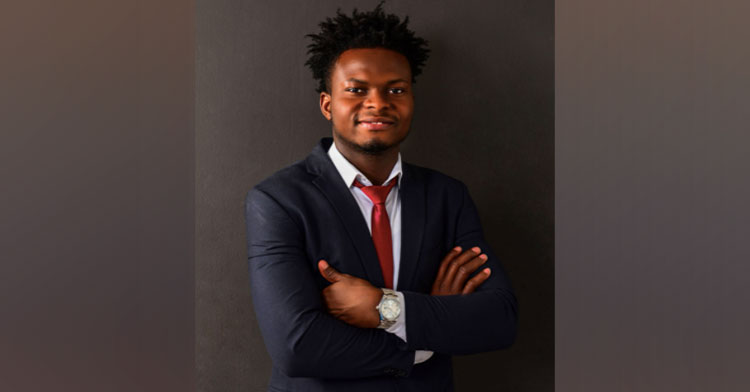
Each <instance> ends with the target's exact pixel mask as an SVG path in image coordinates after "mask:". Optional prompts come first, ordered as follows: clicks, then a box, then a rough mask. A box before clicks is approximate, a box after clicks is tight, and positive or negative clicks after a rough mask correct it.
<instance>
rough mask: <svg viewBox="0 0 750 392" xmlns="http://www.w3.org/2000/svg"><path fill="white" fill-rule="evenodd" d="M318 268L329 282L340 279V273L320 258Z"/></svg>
mask: <svg viewBox="0 0 750 392" xmlns="http://www.w3.org/2000/svg"><path fill="white" fill-rule="evenodd" d="M318 270H320V274H321V275H323V277H324V278H325V279H326V280H327V281H329V282H331V283H336V282H338V281H339V280H341V273H340V272H338V271H336V270H335V269H334V268H333V267H331V266H330V265H329V264H328V262H327V261H325V260H320V261H319V262H318Z"/></svg>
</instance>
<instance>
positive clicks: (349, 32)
mask: <svg viewBox="0 0 750 392" xmlns="http://www.w3.org/2000/svg"><path fill="white" fill-rule="evenodd" d="M408 23H409V17H408V16H406V17H405V18H404V21H403V22H401V20H400V19H399V17H398V16H396V15H393V14H385V13H384V12H383V2H381V3H380V4H378V6H377V7H375V9H374V10H372V11H370V12H357V9H356V8H355V9H354V11H353V12H352V15H351V16H348V15H344V14H342V13H341V9H338V10H336V16H335V17H334V18H330V17H329V18H326V20H325V21H323V22H320V24H319V26H320V29H321V31H320V33H318V34H308V35H306V37H310V38H312V41H313V42H312V43H311V44H309V45H307V48H308V51H307V54H308V55H309V58H308V59H307V62H305V65H307V66H308V67H310V69H311V70H312V73H313V78H314V79H315V80H317V81H318V88H317V90H316V91H317V92H319V93H320V92H323V91H325V92H330V91H331V90H330V87H331V86H330V80H331V71H332V70H333V66H334V64H335V63H336V60H338V58H339V56H340V55H341V53H343V52H344V51H346V50H349V49H357V48H384V49H390V50H393V51H395V52H398V53H401V54H402V55H404V56H405V57H406V59H407V60H409V66H410V68H411V76H412V82H416V76H417V75H419V74H420V73H421V72H422V66H423V65H424V63H425V61H426V60H427V57H428V54H429V52H430V50H429V49H427V41H426V40H424V39H422V38H420V37H417V36H415V35H414V32H413V31H411V30H409V29H408V28H407V25H408Z"/></svg>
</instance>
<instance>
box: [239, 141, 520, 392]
mask: <svg viewBox="0 0 750 392" xmlns="http://www.w3.org/2000/svg"><path fill="white" fill-rule="evenodd" d="M331 143H332V139H331V138H324V139H322V140H321V142H320V144H319V145H317V146H316V147H315V148H314V149H313V151H312V153H311V154H310V155H309V156H308V157H307V159H305V160H303V161H300V162H297V163H295V164H293V165H291V166H289V167H287V168H285V169H282V170H281V171H279V172H277V173H275V174H273V175H272V176H271V177H269V178H268V179H266V180H264V181H263V182H261V183H260V184H258V185H256V186H255V187H254V188H253V189H252V190H251V191H250V192H249V193H248V195H247V199H246V203H245V213H246V219H247V240H248V255H249V257H248V263H249V269H250V271H249V272H250V287H251V291H252V297H253V304H254V307H255V313H256V316H257V319H258V324H259V325H260V330H261V333H262V335H263V339H264V341H265V345H266V348H267V349H268V352H269V354H270V356H271V360H272V361H273V370H272V375H271V381H270V384H269V390H270V391H379V392H382V391H452V390H453V373H452V369H451V355H454V354H473V353H479V352H483V351H490V350H496V349H500V348H504V347H508V346H509V345H511V344H512V342H513V340H514V339H515V335H516V326H517V303H516V298H515V296H514V294H513V291H512V290H511V286H510V283H509V281H508V279H507V277H506V274H505V272H504V270H503V268H502V266H501V265H500V262H499V261H498V259H497V258H496V257H495V255H494V254H493V252H492V250H491V249H490V247H489V246H488V245H487V243H486V242H485V240H484V238H483V235H482V229H481V227H480V222H479V216H478V214H477V211H476V209H475V207H474V203H473V202H472V200H471V198H470V197H469V193H468V191H467V189H466V186H465V185H464V184H462V183H461V182H460V181H458V180H455V179H453V178H450V177H448V176H446V175H443V174H441V173H438V172H436V171H434V170H430V169H426V168H422V167H418V166H414V165H410V164H407V163H404V164H403V168H402V172H403V178H402V180H401V186H400V189H399V192H400V196H401V208H402V217H401V219H402V222H401V225H402V241H401V267H400V268H401V269H400V273H399V278H398V290H399V291H401V292H403V294H404V301H405V306H406V340H407V342H406V343H405V342H404V341H403V340H401V339H400V338H398V337H397V336H396V335H394V334H391V333H388V332H386V331H384V330H381V329H363V328H357V327H353V326H350V325H348V324H345V323H344V322H342V321H339V320H337V319H335V318H333V317H332V316H330V315H329V314H328V313H327V312H326V310H325V307H324V304H323V302H322V299H321V291H322V290H323V288H325V287H326V286H327V285H328V282H327V281H326V280H325V279H323V278H322V277H321V276H320V274H319V272H318V268H317V263H318V261H319V260H320V259H325V260H327V261H328V262H329V263H330V264H331V265H332V266H333V267H334V268H336V269H337V270H338V271H341V272H344V273H347V274H351V275H353V276H357V277H359V278H362V279H365V280H368V281H369V282H371V283H372V284H373V285H374V286H376V287H384V282H383V275H382V273H381V271H380V266H379V263H378V258H377V254H376V252H375V246H374V245H373V242H372V238H371V237H370V233H369V230H368V228H367V224H366V222H365V219H364V217H363V216H362V213H361V212H360V210H359V208H358V206H357V204H356V202H355V200H354V198H353V197H352V195H351V193H350V191H349V188H348V186H347V184H345V183H344V181H343V180H342V179H341V176H340V175H339V173H338V171H337V170H336V168H335V166H334V165H333V162H331V160H330V158H329V157H328V154H327V151H328V148H329V147H330V145H331ZM456 245H458V246H461V247H463V248H464V249H468V248H470V247H473V246H479V247H480V248H482V251H483V252H484V253H485V254H487V256H488V260H487V262H486V263H485V266H488V267H490V268H491V269H492V274H491V275H490V277H489V279H488V280H487V281H485V282H484V284H482V285H481V286H480V287H479V288H478V289H477V290H476V291H475V292H474V293H471V294H468V295H451V296H430V295H429V292H430V290H431V288H432V283H433V281H434V279H435V277H436V275H437V270H438V267H439V265H440V261H441V260H442V258H443V257H444V256H445V254H446V253H448V251H450V249H451V248H453V247H454V246H456ZM415 350H432V351H434V352H435V354H434V355H433V356H432V358H430V359H429V360H428V361H426V362H424V363H421V364H417V365H414V364H413V362H414V351H415Z"/></svg>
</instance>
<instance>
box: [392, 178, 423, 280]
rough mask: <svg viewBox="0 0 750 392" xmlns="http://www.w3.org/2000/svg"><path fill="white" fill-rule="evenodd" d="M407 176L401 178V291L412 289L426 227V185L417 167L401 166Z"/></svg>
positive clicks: (399, 278) (399, 277)
mask: <svg viewBox="0 0 750 392" xmlns="http://www.w3.org/2000/svg"><path fill="white" fill-rule="evenodd" d="M402 165H403V168H402V171H403V173H404V177H403V178H402V179H401V188H400V192H401V266H400V271H399V276H398V289H399V290H408V289H410V288H412V287H413V280H414V276H415V275H416V271H417V268H418V266H419V250H420V249H421V248H422V237H423V233H424V225H425V208H426V203H425V197H426V195H425V183H424V178H422V177H421V176H419V174H418V173H417V171H416V170H414V167H413V166H411V165H409V164H407V163H402Z"/></svg>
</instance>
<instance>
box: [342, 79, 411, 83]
mask: <svg viewBox="0 0 750 392" xmlns="http://www.w3.org/2000/svg"><path fill="white" fill-rule="evenodd" d="M346 81H347V82H354V83H360V84H368V83H367V82H365V81H364V80H359V79H356V78H349V79H347V80H346ZM399 82H403V83H409V82H408V81H406V79H393V80H389V81H388V83H386V84H394V83H399Z"/></svg>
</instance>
